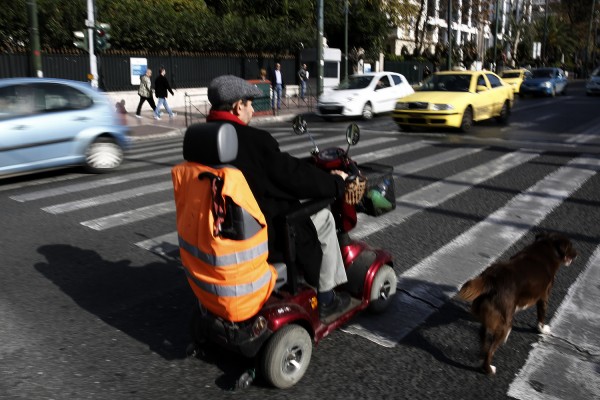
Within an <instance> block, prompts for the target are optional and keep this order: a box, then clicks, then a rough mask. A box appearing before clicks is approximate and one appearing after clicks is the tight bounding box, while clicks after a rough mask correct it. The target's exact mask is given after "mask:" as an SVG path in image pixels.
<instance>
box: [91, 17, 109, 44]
mask: <svg viewBox="0 0 600 400" xmlns="http://www.w3.org/2000/svg"><path fill="white" fill-rule="evenodd" d="M109 32H110V25H109V24H105V23H103V22H98V23H97V24H96V26H95V28H94V48H95V49H97V50H98V51H104V50H108V49H110V43H109V42H108V40H109V39H110V33H109Z"/></svg>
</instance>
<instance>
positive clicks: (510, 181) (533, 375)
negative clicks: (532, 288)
mask: <svg viewBox="0 0 600 400" xmlns="http://www.w3.org/2000/svg"><path fill="white" fill-rule="evenodd" d="M599 101H600V99H598V98H590V97H586V96H585V95H584V92H583V88H582V86H581V84H579V85H575V86H574V87H572V88H571V90H570V91H569V93H568V95H567V96H561V97H557V98H553V99H552V98H531V99H530V98H526V99H519V100H517V104H516V106H515V108H514V110H513V114H512V116H511V121H510V124H509V125H508V126H506V127H501V126H498V125H497V124H496V123H495V122H493V121H490V122H484V123H481V124H477V125H476V126H475V127H474V129H473V131H472V132H470V133H469V134H468V135H463V134H458V133H456V132H453V131H435V132H432V131H417V132H413V133H410V134H406V133H400V132H398V130H397V128H396V127H395V125H394V123H393V121H392V120H391V118H390V117H389V116H379V117H377V118H375V119H374V120H372V121H368V122H365V121H357V122H358V124H359V125H360V127H361V134H362V135H361V141H360V142H359V143H358V145H357V146H356V147H355V148H353V149H352V150H351V154H353V155H354V157H355V158H356V159H357V160H359V162H366V161H377V162H383V163H386V164H389V165H393V166H394V171H395V192H396V197H397V208H396V210H394V211H393V212H392V213H389V214H386V215H384V216H382V217H379V218H376V219H375V218H371V217H367V216H365V215H361V216H360V222H359V227H358V228H357V229H356V230H355V232H354V235H355V236H356V237H360V238H362V239H364V240H366V241H367V242H369V243H370V244H372V245H374V246H380V247H383V248H385V249H388V250H389V251H391V253H392V254H393V256H394V260H395V266H394V267H395V270H396V272H397V274H398V276H399V277H400V279H399V293H398V295H397V296H396V298H395V300H394V303H393V304H392V306H391V307H390V309H389V310H388V311H387V312H386V313H384V314H383V315H381V316H371V315H361V316H359V317H358V318H356V319H355V320H353V321H352V322H351V323H350V324H348V325H347V326H345V327H344V328H343V329H341V330H338V331H336V332H334V333H333V334H331V335H330V336H329V337H327V338H326V339H324V340H323V341H322V342H320V343H319V345H318V346H317V347H316V349H315V351H314V352H313V358H312V361H311V364H310V368H309V370H308V372H307V374H306V375H305V377H304V379H303V380H302V381H301V382H300V383H299V384H298V385H296V386H295V387H293V388H291V389H289V390H287V391H280V390H275V389H273V388H270V387H268V386H266V385H265V384H264V383H263V382H262V381H261V380H260V379H258V380H257V381H256V383H255V385H253V386H252V387H250V388H249V389H247V390H245V391H231V390H230V389H231V387H232V385H233V382H234V380H235V378H236V377H237V376H238V375H239V373H241V372H242V371H244V370H245V369H246V368H247V367H249V366H251V365H252V361H251V360H246V359H243V358H241V357H239V356H236V355H233V354H229V353H225V352H223V351H221V350H219V349H218V348H214V349H212V351H210V352H209V353H208V354H207V355H206V356H205V357H202V358H190V357H187V356H186V352H185V349H186V346H187V344H188V342H189V337H188V333H187V323H188V320H189V315H190V310H191V304H192V302H193V297H192V294H191V291H190V290H189V288H188V286H187V283H186V281H185V278H184V274H183V271H182V269H181V267H180V265H179V262H178V258H177V252H176V251H175V252H173V250H174V249H175V242H174V240H173V232H174V231H175V218H174V205H173V203H172V199H173V198H172V192H171V185H170V175H169V170H170V167H171V166H172V165H174V164H176V163H177V162H179V161H180V160H181V138H180V137H179V138H178V137H169V138H164V139H160V138H155V139H153V140H151V141H140V142H136V144H135V146H134V148H133V149H132V150H131V151H130V152H129V153H128V157H127V162H126V163H125V164H124V165H123V167H122V168H121V169H120V170H119V171H117V172H115V173H113V174H109V175H99V176H96V175H88V174H85V173H83V172H82V171H80V170H79V169H71V170H63V171H58V172H52V173H44V174H36V175H31V176H27V177H21V178H13V179H10V180H5V181H1V182H0V208H1V209H2V233H0V237H1V240H2V247H1V248H0V260H1V264H0V265H1V268H0V282H2V290H0V337H1V338H2V341H1V342H0V398H2V399H229V398H243V399H287V398H289V399H312V398H314V397H315V396H316V397H318V398H329V399H371V398H373V399H374V398H384V399H404V398H411V399H431V398H445V399H465V398H469V399H475V398H488V399H505V398H519V399H531V398H557V399H581V400H583V399H591V398H598V397H600V378H599V371H600V351H599V348H598V347H599V345H598V343H600V340H599V338H598V333H597V332H599V331H600V329H598V328H599V327H598V326H597V324H598V322H597V321H600V319H598V311H597V307H595V305H597V302H598V299H599V298H600V294H599V293H598V285H597V282H598V279H597V278H598V272H597V270H598V269H599V268H600V262H599V261H598V260H599V258H598V257H600V256H599V255H598V253H597V251H598V248H599V244H600V239H599V238H600V226H599V224H598V221H600V207H599V205H600V195H599V193H600V174H599V171H600V158H599V156H598V154H599V153H600V152H599V150H600V115H598V113H597V109H598V102H599ZM307 119H308V120H309V124H310V125H309V127H310V130H311V132H313V134H315V137H316V139H317V141H318V143H320V147H321V148H324V147H327V146H332V145H336V146H337V145H343V144H344V142H343V140H344V138H343V135H344V130H345V127H346V125H347V124H348V121H336V122H333V123H325V122H323V121H320V120H319V119H318V118H316V117H311V116H307ZM264 126H265V127H266V128H268V129H269V130H270V131H271V132H273V133H274V135H275V136H276V138H277V139H278V141H279V142H280V146H281V147H282V149H283V150H286V151H290V152H291V153H293V154H295V155H298V156H304V155H307V154H308V150H309V149H310V144H309V142H308V140H307V138H305V137H295V136H292V135H291V129H290V127H289V124H288V123H272V124H269V125H264ZM542 230H547V231H557V232H562V233H564V234H566V235H568V236H569V237H571V238H572V240H573V241H574V243H575V246H576V248H577V250H578V252H579V257H578V258H577V260H576V261H575V262H574V263H573V264H572V265H571V266H569V267H563V268H561V269H560V271H559V273H558V275H557V277H556V282H555V286H554V289H553V291H552V295H551V298H550V305H549V310H548V321H549V323H550V326H551V328H552V329H553V334H552V336H549V337H545V338H541V337H540V336H539V335H538V334H537V333H536V331H535V311H534V310H527V311H523V312H521V313H520V314H518V315H517V317H516V319H515V322H514V328H513V331H512V333H511V335H510V337H509V339H508V342H507V344H505V345H504V346H502V347H501V348H500V350H499V351H498V352H497V354H496V357H495V359H494V364H495V365H496V366H497V367H498V373H497V375H496V376H494V377H488V376H485V375H483V374H482V373H480V372H479V369H478V368H479V360H478V344H477V332H478V329H479V324H478V323H477V322H476V321H475V320H474V319H473V318H472V317H471V316H470V314H469V313H468V305H467V304H466V303H464V302H462V301H459V300H457V299H456V298H455V297H454V294H455V293H456V290H457V287H458V286H460V284H461V283H462V282H464V281H465V280H466V279H468V278H469V277H470V276H473V275H475V274H476V273H477V272H478V271H479V270H481V269H483V268H485V266H486V265H488V264H489V263H490V262H492V261H493V260H495V259H506V258H508V257H510V255H511V254H513V253H515V252H516V251H517V250H518V249H519V248H521V247H523V246H524V245H526V244H527V243H529V242H531V241H532V239H533V237H534V235H535V234H536V233H538V232H540V231H542ZM570 288H571V289H570Z"/></svg>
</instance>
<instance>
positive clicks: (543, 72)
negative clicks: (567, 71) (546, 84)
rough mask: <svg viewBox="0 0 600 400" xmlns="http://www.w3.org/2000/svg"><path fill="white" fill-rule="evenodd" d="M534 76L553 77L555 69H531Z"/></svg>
mask: <svg viewBox="0 0 600 400" xmlns="http://www.w3.org/2000/svg"><path fill="white" fill-rule="evenodd" d="M531 77H532V78H553V77H554V70H552V69H534V70H533V71H531Z"/></svg>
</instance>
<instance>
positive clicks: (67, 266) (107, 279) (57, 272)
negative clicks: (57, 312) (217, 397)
mask: <svg viewBox="0 0 600 400" xmlns="http://www.w3.org/2000/svg"><path fill="white" fill-rule="evenodd" d="M38 252H39V253H40V254H42V255H43V256H44V257H46V259H47V262H46V263H38V264H36V265H35V268H36V269H37V270H38V271H39V272H40V273H41V274H42V275H44V276H45V277H46V278H48V279H49V280H50V281H51V282H53V283H54V284H55V285H56V286H58V287H59V288H60V289H61V290H62V291H63V292H64V293H65V294H67V295H68V296H69V297H71V298H72V299H73V300H74V301H75V302H76V303H77V304H78V305H79V306H80V307H81V308H82V309H84V310H85V311H87V312H90V313H92V314H94V315H96V316H97V317H98V318H100V319H101V320H102V321H104V322H106V323H107V324H109V325H111V326H113V327H115V328H117V329H118V330H120V331H122V332H124V333H125V334H127V335H129V336H131V337H132V338H134V339H135V340H137V341H139V342H141V343H144V344H146V345H147V346H148V348H149V349H150V350H151V351H153V352H154V353H156V354H158V355H160V356H161V357H163V358H164V359H166V360H175V359H184V358H185V357H187V354H186V348H187V346H188V344H189V343H190V342H191V339H190V335H189V322H190V317H191V310H192V306H193V304H194V301H195V297H194V295H193V293H192V291H191V290H190V289H189V286H188V284H187V281H186V278H185V274H184V272H183V270H182V269H181V267H180V265H179V264H178V263H177V262H175V261H170V260H165V262H155V263H151V264H147V265H143V266H134V265H131V261H129V260H120V261H117V262H113V261H108V260H105V259H103V258H102V257H101V256H100V255H99V254H98V253H97V252H96V251H94V250H87V249H81V248H78V247H74V246H71V245H66V244H56V245H46V246H42V247H39V248H38ZM202 359H203V360H204V361H206V362H209V363H211V364H214V365H215V366H217V367H218V368H219V369H220V370H221V371H222V372H223V375H221V376H219V377H216V378H215V384H217V385H218V386H219V387H220V388H222V389H230V388H231V385H232V382H235V380H236V379H237V378H238V377H239V375H240V374H241V373H242V372H243V371H244V370H245V369H247V367H248V365H247V364H248V363H249V362H250V360H246V359H243V357H241V356H236V355H234V354H224V352H219V354H218V356H217V355H216V353H215V354H210V355H209V357H202Z"/></svg>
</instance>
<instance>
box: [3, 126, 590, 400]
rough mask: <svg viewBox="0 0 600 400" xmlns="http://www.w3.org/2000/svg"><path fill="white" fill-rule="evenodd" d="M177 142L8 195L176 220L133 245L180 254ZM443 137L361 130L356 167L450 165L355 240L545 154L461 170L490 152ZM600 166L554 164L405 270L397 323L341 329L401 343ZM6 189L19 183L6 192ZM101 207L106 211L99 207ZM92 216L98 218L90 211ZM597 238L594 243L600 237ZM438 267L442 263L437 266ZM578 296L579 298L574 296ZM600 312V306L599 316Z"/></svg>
mask: <svg viewBox="0 0 600 400" xmlns="http://www.w3.org/2000/svg"><path fill="white" fill-rule="evenodd" d="M312 134H313V136H314V137H315V139H316V141H317V143H318V145H319V147H320V148H321V149H322V148H325V147H328V146H338V145H342V144H343V141H342V140H341V138H340V135H337V134H336V135H330V134H329V133H328V132H327V131H323V132H318V133H312ZM274 136H275V137H276V138H277V139H278V141H279V143H280V147H281V149H282V150H283V151H287V152H290V153H291V154H293V155H295V156H306V155H307V154H308V150H309V149H310V144H309V142H308V140H307V138H306V137H297V136H291V135H290V134H289V133H288V132H277V133H275V134H274ZM588 139H589V137H588V136H584V137H580V138H575V139H574V140H570V141H569V142H568V143H569V144H571V143H573V141H576V142H577V141H586V142H587V141H588ZM181 144H182V141H181V138H169V139H166V140H162V141H156V142H149V143H138V144H136V146H135V147H134V149H132V150H131V151H130V152H129V153H128V154H127V160H128V162H127V163H126V164H124V165H123V167H122V168H121V170H120V172H118V174H114V175H112V176H108V177H99V178H97V179H94V180H90V179H89V177H86V179H85V180H83V179H79V178H80V177H81V176H80V175H78V174H74V175H75V176H74V177H73V178H71V179H64V180H61V181H56V180H51V181H49V182H47V183H49V184H51V185H49V187H48V188H44V182H38V184H36V185H29V184H28V185H24V186H23V187H22V188H18V189H19V190H18V193H17V194H14V195H10V194H9V197H10V198H11V199H12V200H14V201H16V202H20V203H28V202H35V204H36V206H39V209H40V210H42V211H43V212H46V213H48V214H52V215H55V216H56V217H57V218H64V217H66V216H70V215H76V216H78V215H79V214H77V212H78V211H82V210H87V211H88V212H86V213H85V216H86V217H85V218H81V220H79V221H77V223H78V225H80V226H82V227H84V228H85V229H90V230H92V231H98V232H102V231H108V230H111V229H118V228H125V227H127V226H132V225H135V224H138V223H141V222H143V221H148V220H152V219H156V218H161V219H171V220H172V221H173V223H172V227H173V229H172V230H167V231H164V232H161V233H160V234H159V235H154V236H152V237H148V238H146V239H144V240H141V241H133V242H132V244H133V245H135V246H136V247H137V248H140V249H143V250H147V251H151V252H153V253H157V254H160V255H163V256H168V257H176V256H177V250H178V244H177V233H176V231H175V215H174V214H175V206H174V202H173V200H172V193H171V189H172V184H171V178H170V169H171V166H172V165H174V164H176V163H177V162H179V161H180V160H181ZM439 144H440V143H439V142H438V141H436V140H434V139H433V138H431V139H418V138H414V137H410V136H408V137H407V136H403V137H399V136H396V135H378V136H372V137H369V136H368V135H363V138H362V140H361V142H360V143H359V144H358V146H357V147H355V148H353V149H352V150H351V154H352V157H353V159H354V160H356V161H357V162H358V163H359V164H360V163H364V162H382V163H386V164H389V165H393V166H394V179H395V181H396V184H398V182H400V181H401V180H402V179H404V178H405V177H407V176H413V175H415V174H420V173H425V172H426V171H428V170H430V169H432V168H437V170H438V171H439V170H440V169H441V170H443V171H447V174H446V175H445V176H444V177H443V178H442V179H437V180H434V181H432V182H424V183H422V184H421V186H420V187H418V188H415V189H414V190H411V191H409V192H407V193H402V194H399V195H398V196H397V197H396V204H397V206H396V209H394V210H393V211H391V212H389V213H387V214H384V215H382V216H379V217H371V216H367V215H364V214H359V223H358V225H357V228H356V229H355V230H354V231H353V232H352V234H351V235H352V236H353V237H355V238H357V239H367V238H369V236H371V235H375V234H379V233H381V232H391V231H393V230H394V229H400V228H402V226H403V224H405V223H406V221H408V220H410V219H411V218H413V217H415V216H417V215H418V214H419V213H421V212H423V211H425V210H431V209H435V208H436V207H440V206H442V205H444V204H445V203H447V202H449V201H451V200H453V199H456V198H458V197H459V196H461V195H465V194H468V193H469V192H470V191H472V190H473V189H474V188H475V187H477V186H478V185H481V184H484V183H486V182H490V181H492V180H493V179H494V178H497V177H499V176H501V175H503V174H518V171H520V169H522V168H524V167H525V166H527V165H528V164H530V163H533V162H537V161H539V160H540V159H541V158H543V157H544V155H545V152H544V151H543V150H539V149H528V148H520V149H518V150H507V151H504V152H503V154H502V155H498V154H495V153H494V154H490V156H489V157H481V159H482V162H480V163H479V164H477V165H474V166H467V167H464V166H463V161H464V160H466V159H469V158H470V157H473V156H476V155H479V156H481V155H482V154H484V153H485V154H486V155H487V153H486V151H487V150H488V148H487V147H485V146H473V145H468V144H464V145H462V146H440V145H439ZM415 153H419V154H421V153H422V156H419V157H416V158H414V157H407V159H405V156H408V155H411V154H415ZM598 172H600V158H598V157H595V156H587V155H580V156H577V157H575V156H573V157H571V158H570V159H568V160H565V162H564V163H563V164H561V165H556V167H555V168H554V170H553V171H551V172H550V173H548V174H546V175H544V176H543V177H541V178H540V179H538V180H537V181H536V182H535V183H534V184H533V185H530V186H528V187H524V188H523V189H522V190H521V191H520V192H519V193H515V195H514V196H512V198H511V199H510V200H509V201H508V202H506V203H505V204H504V205H503V206H501V207H499V208H497V209H496V210H495V211H493V212H491V213H489V215H487V217H485V218H483V219H482V220H480V221H477V222H474V223H472V224H471V226H470V227H469V228H468V229H466V230H464V231H463V232H462V233H460V234H459V235H457V236H455V237H453V238H449V240H448V241H447V243H446V244H445V245H443V246H441V247H440V248H439V249H437V251H434V252H433V253H431V254H429V255H425V256H424V257H423V258H422V259H421V260H420V261H419V262H417V263H416V264H415V265H413V266H409V267H408V268H406V269H405V270H404V271H402V272H399V283H398V293H397V295H396V296H395V298H394V301H393V303H392V305H391V309H390V310H389V311H388V312H387V314H390V313H391V314H392V315H394V323H393V324H390V323H381V321H380V320H378V319H373V318H363V317H359V318H358V319H356V320H355V321H354V322H352V323H350V324H349V325H347V326H346V327H344V328H343V331H344V332H346V333H349V334H354V335H359V336H362V337H364V338H365V339H368V340H370V341H372V342H374V343H377V344H379V345H381V346H384V347H388V348H393V347H395V346H397V344H398V343H399V342H400V341H401V340H402V339H403V338H405V337H406V335H408V334H409V333H410V332H412V331H414V330H415V329H416V328H418V327H419V326H420V325H421V324H422V323H423V322H424V321H425V320H426V319H427V318H428V317H429V316H431V315H432V314H433V313H435V312H436V311H438V310H439V308H440V307H441V306H442V305H443V304H444V303H446V302H448V301H449V300H450V299H451V298H452V297H453V296H454V295H455V294H456V292H457V290H458V288H459V287H460V285H461V284H462V283H463V282H464V281H466V280H467V279H469V278H470V277H472V276H474V275H476V274H477V273H479V272H480V271H481V270H482V269H483V268H485V266H487V265H489V264H490V263H491V262H493V261H494V260H496V259H498V258H499V257H501V256H502V254H503V253H504V252H505V251H506V250H507V249H509V248H510V247H511V246H512V245H514V244H515V243H516V242H518V241H519V240H520V239H521V238H523V237H524V235H526V234H527V233H528V232H529V231H530V230H531V229H532V228H535V227H536V226H538V225H539V224H540V223H541V222H542V221H543V220H544V219H545V218H547V217H548V216H549V215H550V214H551V213H552V212H553V211H554V210H556V209H557V208H558V207H560V206H561V205H563V204H564V203H565V202H566V201H567V200H568V199H570V198H571V197H572V196H573V194H574V193H576V192H577V191H578V190H579V189H580V188H582V187H583V186H584V185H585V184H586V183H587V182H589V181H590V179H592V178H594V177H596V176H597V174H598ZM9 189H15V187H11V188H8V189H7V188H4V189H3V190H9ZM156 197H160V198H161V201H158V202H152V204H144V205H141V206H134V207H131V205H132V204H134V205H139V204H138V203H139V202H141V203H145V199H146V198H152V199H155V198H156ZM133 200H137V201H133ZM106 205H111V207H110V209H111V210H112V211H111V212H110V213H109V214H104V213H105V211H102V210H105V209H106V208H107V207H105V206H106ZM96 208H98V209H99V210H100V211H99V212H95V210H96ZM115 209H117V211H116V212H115ZM82 215H83V214H82ZM90 215H93V217H92V218H90V217H89V216H90ZM595 245H596V246H598V245H599V243H596V244H595ZM598 249H600V247H598V248H597V249H596V252H595V253H594V254H595V255H594V256H593V257H592V258H591V259H590V261H589V263H588V264H587V268H586V271H588V270H591V269H592V268H595V265H597V264H598V263H599V262H600V261H598V259H599V257H600V256H599V255H598V254H600V250H598ZM440 265H443V266H444V267H443V268H440ZM595 270H597V268H595V269H594V271H595ZM573 286H575V285H573ZM598 295H599V294H598V293H596V296H598ZM573 297H574V295H573V296H571V298H573ZM568 301H571V300H569V298H567V299H565V302H566V303H565V306H564V308H565V309H567V310H568V308H569V305H568ZM590 313H594V311H590ZM597 314H598V312H596V316H597ZM597 320H600V319H597ZM565 335H566V334H565ZM536 349H537V348H536ZM541 353H543V352H542V350H541V347H540V348H539V349H538V351H537V352H536V353H535V354H532V356H531V357H542V356H543V355H542V356H541V355H540V354H541ZM532 368H533V367H532ZM528 371H533V372H528ZM528 373H538V374H539V371H537V372H536V371H535V370H534V369H530V370H525V369H524V372H523V374H525V375H526V374H528ZM525 375H524V376H525ZM518 379H520V380H516V381H515V383H514V384H513V385H512V386H511V396H513V397H517V398H521V396H525V394H524V393H529V392H528V389H527V378H526V376H525V377H519V378H518ZM596 383H597V381H596Z"/></svg>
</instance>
